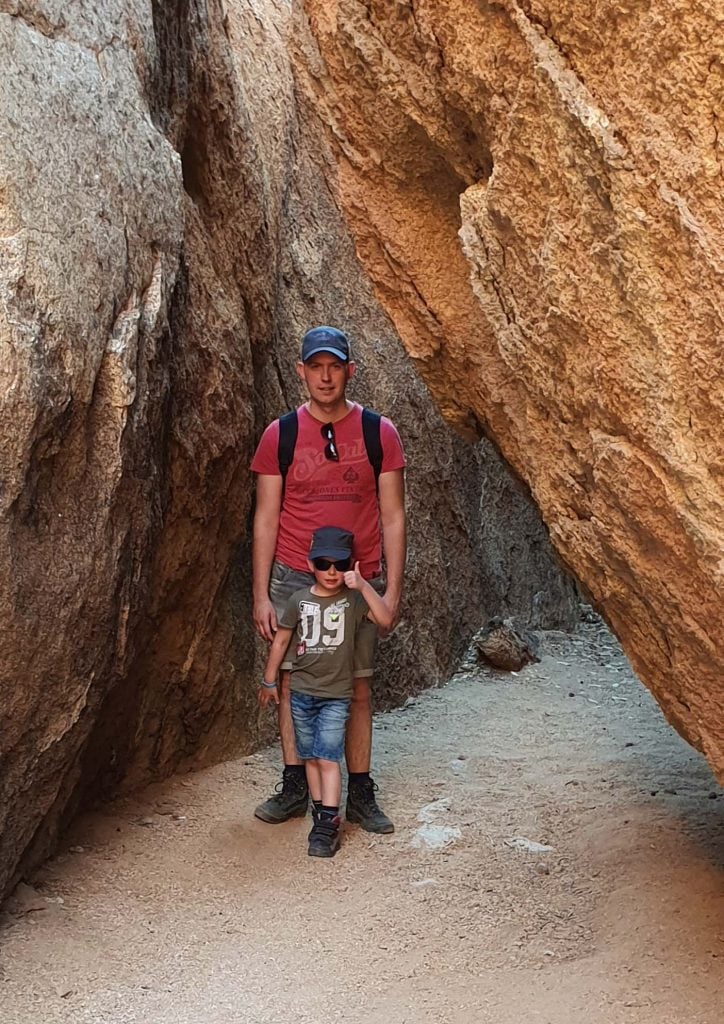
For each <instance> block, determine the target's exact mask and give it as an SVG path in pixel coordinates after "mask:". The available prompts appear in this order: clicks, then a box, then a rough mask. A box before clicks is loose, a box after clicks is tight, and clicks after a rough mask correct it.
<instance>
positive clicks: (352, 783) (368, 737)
mask: <svg viewBox="0 0 724 1024" xmlns="http://www.w3.org/2000/svg"><path fill="white" fill-rule="evenodd" d="M375 582H376V581H375ZM373 585H374V584H373ZM375 589H377V588H375ZM376 643H377V627H376V626H375V625H374V623H373V622H370V621H369V620H367V621H365V622H364V623H362V625H361V626H360V628H359V630H358V633H357V641H356V643H355V650H354V660H355V679H354V683H353V686H354V693H353V696H352V707H351V710H350V716H349V722H348V723H347V739H346V742H345V755H346V760H347V771H348V773H349V785H348V787H347V820H348V821H353V822H356V823H357V824H358V825H361V826H362V828H363V829H365V831H366V832H377V833H381V834H389V833H390V832H394V831H395V826H394V825H393V824H392V822H391V821H390V819H389V818H388V817H387V815H386V814H385V813H384V811H383V810H382V809H381V808H380V806H379V804H378V803H377V800H376V799H375V793H376V792H377V786H376V785H375V783H374V781H373V779H371V778H370V763H371V758H372V687H371V681H372V672H373V665H374V657H375V647H376Z"/></svg>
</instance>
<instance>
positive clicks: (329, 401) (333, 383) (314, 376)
mask: <svg viewBox="0 0 724 1024" xmlns="http://www.w3.org/2000/svg"><path fill="white" fill-rule="evenodd" d="M297 373H298V374H299V376H300V377H301V378H302V380H303V381H304V383H305V384H306V385H307V390H308V391H309V397H310V398H311V399H312V400H313V401H315V402H318V403H319V404H320V405H334V403H335V402H339V401H341V400H342V399H343V398H344V391H345V388H346V386H347V381H348V380H349V379H350V377H351V376H352V374H353V373H354V363H345V362H343V361H342V360H341V359H338V358H337V356H333V355H332V354H331V352H318V353H317V354H316V355H313V356H312V357H311V359H308V360H307V361H306V363H301V362H300V363H297Z"/></svg>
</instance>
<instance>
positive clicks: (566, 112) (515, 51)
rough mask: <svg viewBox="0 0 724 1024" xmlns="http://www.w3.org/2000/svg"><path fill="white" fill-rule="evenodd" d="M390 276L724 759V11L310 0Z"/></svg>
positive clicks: (683, 711)
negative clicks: (723, 204) (723, 39)
mask: <svg viewBox="0 0 724 1024" xmlns="http://www.w3.org/2000/svg"><path fill="white" fill-rule="evenodd" d="M303 8H304V9H303V10H300V11H299V12H298V17H297V26H296V29H297V40H298V41H297V52H296V57H295V59H296V63H297V68H298V76H299V81H300V84H301V88H302V89H303V91H304V92H305V94H306V96H307V97H309V98H310V99H311V101H312V102H313V104H314V105H315V107H316V109H317V111H318V113H319V117H320V119H321V120H322V122H323V123H324V124H325V125H326V126H327V129H328V136H329V138H330V140H331V143H332V145H333V148H334V151H335V153H336V160H337V168H336V188H337V193H338V196H339V201H340V204H341V206H342V209H343V211H344V215H345V218H346V220H347V222H348V224H349V225H350V227H351V230H352V232H353V235H354V237H355V242H356V246H357V251H358V254H359V256H360V258H361V260H362V262H363V264H364V266H365V268H366V270H367V272H368V273H369V275H370V277H371V278H372V280H373V282H374V285H375V289H376V292H377V295H378V297H379V298H380V300H381V302H382V304H383V306H384V308H385V309H386V311H387V313H388V315H389V316H390V318H391V319H392V321H393V323H394V324H395V326H396V328H397V330H398V331H399V334H400V336H401V338H402V339H403V342H404V344H405V346H406V348H407V350H408V352H409V353H410V354H411V355H412V356H413V357H414V359H415V360H416V362H417V365H418V367H419V370H420V372H421V374H422V376H423V377H424V379H425V381H426V382H427V384H428V386H429V388H430V389H431V391H432V393H433V394H434V396H435V398H436V400H437V402H438V404H439V406H440V408H441V409H442V411H443V412H444V414H445V416H446V417H447V418H448V419H449V420H450V421H451V422H453V423H454V424H455V425H456V426H458V427H459V428H461V429H463V430H466V429H469V428H470V426H471V425H475V424H476V423H477V424H481V425H482V427H483V429H484V430H485V432H486V433H488V434H490V435H491V436H493V437H494V438H495V441H496V442H497V444H498V445H499V446H500V448H501V450H502V452H503V454H504V455H505V457H506V458H507V459H508V460H509V462H510V463H511V464H512V465H513V466H514V467H515V468H516V470H517V471H518V472H519V473H520V474H521V476H523V477H524V479H525V480H526V481H527V482H528V483H529V485H530V487H531V490H532V492H533V495H534V497H535V500H536V501H537V503H538V505H539V507H540V509H541V511H542V514H543V518H544V520H545V522H546V523H547V524H548V526H549V529H550V531H551V536H552V538H553V541H554V543H555V545H556V547H557V548H558V551H559V552H560V554H561V555H562V556H563V558H564V560H565V561H566V563H567V564H568V565H569V566H570V567H571V568H572V569H573V571H574V572H575V574H576V576H577V577H578V579H579V580H580V581H581V582H582V583H583V584H584V585H585V587H586V588H587V589H588V591H589V592H590V595H591V597H592V599H593V601H594V602H595V604H596V605H597V607H598V608H599V609H600V610H602V611H603V613H604V614H605V616H606V618H607V619H608V621H609V622H610V624H611V626H612V627H613V629H614V630H615V632H616V633H617V635H618V636H619V638H620V639H621V641H622V643H623V645H624V647H625V649H626V652H627V653H628V655H629V657H630V658H631V660H632V662H633V664H634V666H635V668H636V669H637V671H638V672H639V674H640V675H641V677H642V679H643V680H644V681H645V682H646V683H647V685H648V686H649V687H650V688H651V690H652V691H653V693H654V694H655V696H656V698H657V699H658V701H659V703H660V704H661V706H662V708H663V710H664V712H665V713H666V715H667V717H668V718H669V719H670V721H671V722H672V723H673V724H674V725H675V726H676V728H677V729H679V730H680V731H681V732H682V734H683V735H684V736H686V738H687V739H688V740H689V741H690V742H691V743H693V744H694V745H695V746H697V747H698V748H699V749H700V750H702V751H703V752H704V753H705V754H706V756H707V757H708V758H709V760H710V762H711V764H712V765H713V767H714V769H715V770H716V771H717V772H718V773H719V775H720V777H724V685H723V683H722V679H723V677H724V664H723V659H722V643H721V637H722V633H723V632H724V610H723V606H724V593H723V591H724V587H723V586H722V583H723V578H724V494H723V480H724V443H723V438H724V430H723V426H724V386H723V384H722V347H723V346H722V338H723V334H724V332H723V331H722V326H723V325H722V308H721V297H722V271H723V270H724V259H723V257H722V239H723V237H724V231H723V230H722V228H723V224H722V220H723V214H722V207H721V202H720V199H721V190H722V168H723V166H724V152H723V150H722V141H721V125H720V120H719V118H720V113H721V111H722V110H723V109H724V102H723V100H724V90H723V88H722V60H721V52H720V50H721V48H720V46H717V44H716V40H717V39H718V40H719V41H720V40H721V35H722V31H723V28H724V26H723V25H722V21H721V15H720V14H719V15H717V13H716V11H715V8H714V7H713V6H712V5H710V4H706V3H703V2H700V3H696V2H694V3H689V2H687V3H682V2H678V0H665V2H663V3H661V4H657V5H655V6H651V5H648V4H640V3H637V2H635V0H632V2H629V0H622V2H620V3H616V4H614V5H608V4H606V5H599V7H598V8H595V9H592V8H591V6H590V5H582V4H578V3H576V2H572V0H571V2H566V0H560V2H553V3H540V2H535V0H533V2H527V3H520V4H516V3H514V2H512V0H500V2H498V3H495V4H486V3H476V4H470V3H468V2H465V3H464V2H462V0H416V2H415V3H412V2H404V0H399V2H394V3H393V2H390V0H368V2H357V0H306V2H305V3H304V5H303Z"/></svg>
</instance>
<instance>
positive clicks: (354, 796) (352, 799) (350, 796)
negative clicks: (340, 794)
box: [346, 779, 395, 835]
mask: <svg viewBox="0 0 724 1024" xmlns="http://www.w3.org/2000/svg"><path fill="white" fill-rule="evenodd" d="M376 792H377V786H376V785H375V783H374V782H373V781H372V779H365V780H364V781H363V782H350V784H349V787H348V789H347V812H346V816H347V821H353V822H355V823H356V824H357V825H361V826H362V828H363V829H364V830H365V832H378V833H380V834H382V835H388V834H389V833H390V832H394V831H395V826H394V825H393V824H392V822H391V821H390V819H389V818H388V817H387V815H386V814H385V813H384V811H382V810H381V809H380V807H379V806H378V804H377V801H376V800H375V793H376Z"/></svg>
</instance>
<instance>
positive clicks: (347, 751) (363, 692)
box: [344, 678, 372, 775]
mask: <svg viewBox="0 0 724 1024" xmlns="http://www.w3.org/2000/svg"><path fill="white" fill-rule="evenodd" d="M352 685H353V686H354V692H353V694H352V703H351V705H350V709H349V718H348V719H347V735H346V737H345V741H344V758H345V761H346V762H347V771H348V772H350V773H355V774H359V773H365V772H366V773H367V774H368V775H369V772H370V764H371V763H372V689H371V687H370V680H369V678H361V679H355V680H354V683H353V684H352Z"/></svg>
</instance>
